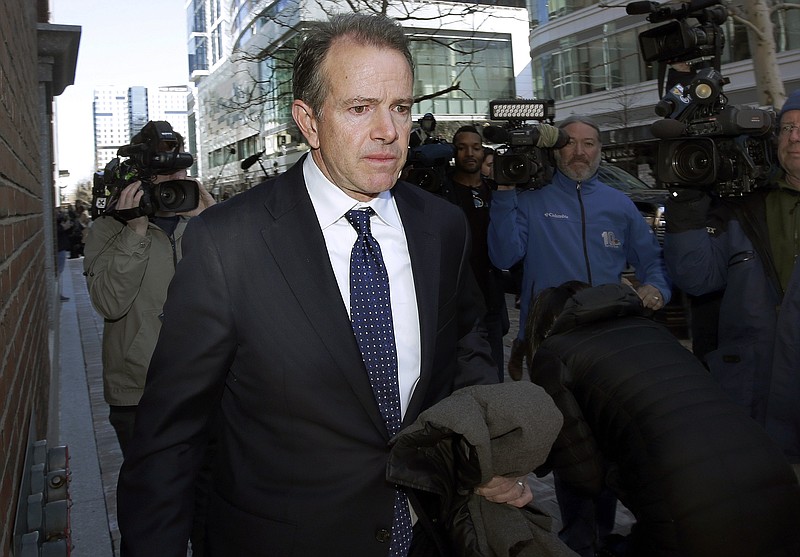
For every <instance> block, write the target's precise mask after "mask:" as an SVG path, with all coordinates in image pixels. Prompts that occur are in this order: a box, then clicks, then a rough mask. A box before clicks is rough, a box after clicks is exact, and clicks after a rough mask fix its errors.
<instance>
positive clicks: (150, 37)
mask: <svg viewBox="0 0 800 557" xmlns="http://www.w3.org/2000/svg"><path fill="white" fill-rule="evenodd" d="M50 23H54V24H59V25H79V26H81V40H80V47H79V49H78V65H77V69H76V71H75V84H74V85H70V86H69V87H67V88H66V89H65V91H64V92H63V93H62V94H61V95H60V96H58V97H56V130H57V133H58V139H57V149H58V160H59V168H58V170H61V171H64V170H67V171H69V173H70V176H69V178H62V179H60V180H59V185H61V186H67V187H70V186H73V185H74V184H77V183H78V182H81V181H84V180H87V179H90V178H91V176H92V174H93V173H94V170H95V169H94V129H93V123H92V99H93V97H92V94H93V91H94V89H95V88H96V87H101V86H105V85H116V86H124V87H129V86H133V85H144V86H146V87H158V86H162V85H184V84H187V83H188V82H189V76H188V74H189V70H188V63H187V46H186V44H187V38H186V12H185V11H184V0H133V1H132V0H102V1H100V2H98V1H97V0H50Z"/></svg>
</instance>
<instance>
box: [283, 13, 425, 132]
mask: <svg viewBox="0 0 800 557" xmlns="http://www.w3.org/2000/svg"><path fill="white" fill-rule="evenodd" d="M342 38H349V39H352V40H354V41H355V42H357V43H359V44H362V45H369V46H374V47H378V48H385V49H389V50H395V51H397V52H399V53H400V54H402V55H403V56H404V57H405V59H406V61H407V62H408V67H409V69H410V70H411V75H412V77H413V75H414V61H413V59H412V58H411V51H410V50H409V47H408V38H407V37H406V36H405V33H403V28H402V27H401V26H400V25H399V24H398V23H397V22H396V21H394V20H393V19H390V18H388V17H386V16H382V15H366V14H358V13H349V14H336V15H333V16H331V18H330V19H329V20H328V21H315V22H313V23H312V24H311V26H310V27H309V29H308V30H307V32H306V35H305V40H304V42H303V44H302V45H300V48H299V49H298V50H297V56H296V57H295V59H294V68H293V69H294V74H293V77H292V93H293V94H294V98H295V99H299V100H301V101H303V102H304V103H306V104H307V105H308V106H310V107H311V109H312V110H313V111H314V114H315V115H316V116H317V117H318V118H319V117H321V116H322V106H323V104H324V103H325V98H326V97H327V96H328V94H329V89H330V87H329V83H328V76H326V75H324V72H323V71H322V66H323V64H324V63H325V58H326V56H327V55H328V52H329V51H330V49H331V47H332V46H333V44H334V43H335V42H336V40H338V39H342Z"/></svg>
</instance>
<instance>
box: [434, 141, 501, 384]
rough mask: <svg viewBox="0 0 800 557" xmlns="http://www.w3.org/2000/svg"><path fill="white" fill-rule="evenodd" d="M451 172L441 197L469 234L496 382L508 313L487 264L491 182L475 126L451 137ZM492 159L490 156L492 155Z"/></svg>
mask: <svg viewBox="0 0 800 557" xmlns="http://www.w3.org/2000/svg"><path fill="white" fill-rule="evenodd" d="M453 146H454V147H455V155H454V161H455V170H454V171H453V172H452V173H451V174H450V176H449V177H448V178H447V179H446V180H445V181H444V183H443V184H442V188H441V190H440V192H441V195H442V197H444V198H445V199H447V200H448V201H450V202H451V203H454V204H455V205H458V206H459V207H461V209H462V210H463V211H464V214H465V215H466V217H467V221H468V222H469V226H470V232H471V234H472V254H471V256H470V263H471V265H472V271H473V273H475V278H476V279H477V281H478V285H479V286H480V288H481V292H482V293H483V299H484V302H485V304H486V313H485V315H484V323H485V325H486V329H487V331H488V334H489V344H490V345H491V347H492V358H493V359H494V362H495V364H496V365H497V372H498V377H499V379H500V382H502V381H503V378H504V376H505V364H504V358H503V336H504V335H505V334H506V333H507V332H508V328H509V321H508V310H507V308H506V301H505V293H504V292H503V282H502V276H501V272H500V270H499V269H497V268H496V267H495V266H494V265H492V263H491V261H489V248H488V246H487V244H486V235H487V231H488V228H489V206H490V204H491V199H492V188H491V184H492V182H491V181H490V179H489V178H488V177H484V176H483V175H482V170H483V164H484V162H485V153H486V151H485V149H484V147H483V143H482V139H481V135H480V133H478V130H477V128H475V126H461V127H460V128H459V129H458V130H456V133H455V134H453ZM492 156H493V155H492Z"/></svg>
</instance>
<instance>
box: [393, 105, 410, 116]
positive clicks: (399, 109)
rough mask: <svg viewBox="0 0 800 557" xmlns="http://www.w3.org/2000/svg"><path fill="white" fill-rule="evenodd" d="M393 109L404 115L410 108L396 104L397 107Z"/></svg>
mask: <svg viewBox="0 0 800 557" xmlns="http://www.w3.org/2000/svg"><path fill="white" fill-rule="evenodd" d="M394 109H395V110H396V111H397V112H399V113H400V114H406V113H408V112H409V111H410V110H411V107H410V106H406V105H404V104H398V105H397V106H395V107H394Z"/></svg>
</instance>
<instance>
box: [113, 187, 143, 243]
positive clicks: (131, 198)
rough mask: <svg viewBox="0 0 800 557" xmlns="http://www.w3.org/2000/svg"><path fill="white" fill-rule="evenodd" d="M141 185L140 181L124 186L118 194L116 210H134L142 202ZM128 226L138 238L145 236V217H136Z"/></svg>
mask: <svg viewBox="0 0 800 557" xmlns="http://www.w3.org/2000/svg"><path fill="white" fill-rule="evenodd" d="M141 186H142V183H141V182H140V181H138V180H137V181H136V182H133V183H131V184H128V185H127V186H125V188H124V189H123V190H122V191H121V192H120V194H119V200H118V201H117V207H116V209H117V210H119V211H121V210H122V209H135V208H136V207H138V206H139V203H140V202H141V201H142V195H144V192H143V191H142V190H141ZM128 226H130V227H131V229H132V230H133V231H134V232H136V233H137V234H138V235H139V236H146V235H147V217H136V218H135V219H131V220H129V221H128Z"/></svg>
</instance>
